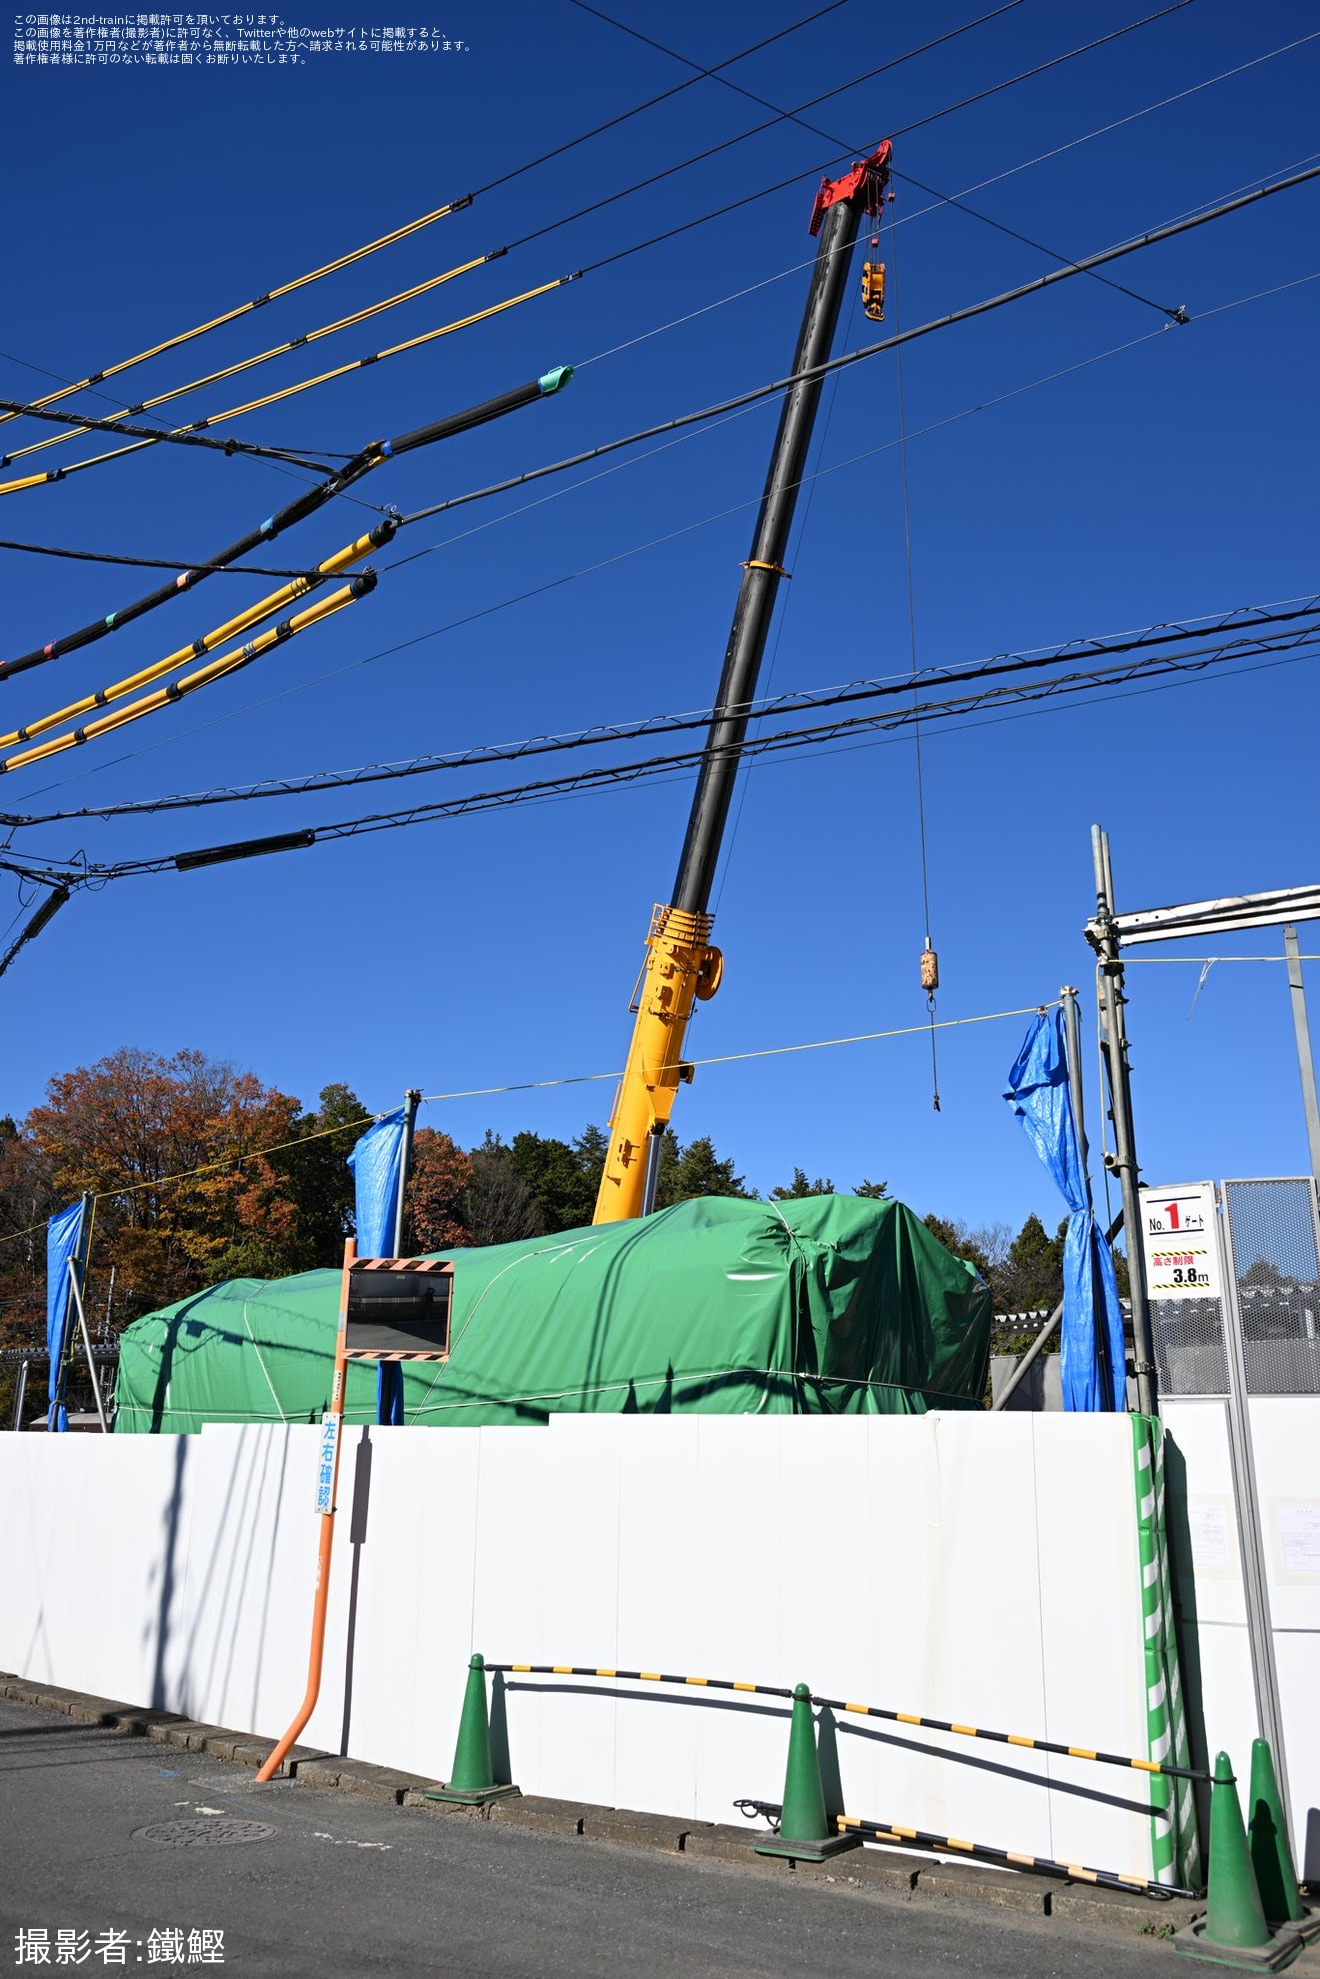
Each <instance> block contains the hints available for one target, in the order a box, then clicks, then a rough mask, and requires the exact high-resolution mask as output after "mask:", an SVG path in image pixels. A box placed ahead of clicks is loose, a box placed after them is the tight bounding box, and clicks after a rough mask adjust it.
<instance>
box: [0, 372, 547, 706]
mask: <svg viewBox="0 0 1320 1979" xmlns="http://www.w3.org/2000/svg"><path fill="white" fill-rule="evenodd" d="M550 375H551V374H549V373H547V374H546V376H547V378H548V377H549V376H550ZM569 375H570V376H571V371H570V373H569ZM547 395H548V394H547V393H546V392H545V391H543V389H542V386H541V383H540V381H539V380H536V379H533V380H532V381H530V382H529V383H528V384H526V385H519V386H516V387H515V388H514V390H513V391H511V392H504V393H501V394H500V395H499V396H498V397H496V398H493V399H486V400H484V401H483V402H482V403H481V404H480V405H475V406H468V407H465V408H464V409H463V410H462V411H460V412H455V413H449V414H447V415H446V416H445V417H444V418H442V419H437V420H433V421H431V422H429V423H428V424H427V425H425V426H418V427H415V428H413V429H412V431H410V432H407V433H401V434H399V435H397V436H396V437H395V438H394V439H392V440H373V441H372V442H371V443H370V444H369V445H368V446H366V447H364V448H363V449H362V450H361V451H360V452H359V453H356V454H354V455H353V456H352V458H351V459H350V460H348V461H346V462H345V463H344V465H343V466H342V467H341V468H338V469H337V470H336V471H335V472H334V473H333V474H332V475H331V476H330V478H329V479H328V480H325V481H320V482H317V483H316V484H315V485H314V486H312V487H310V488H308V489H306V490H305V491H304V493H303V494H301V495H299V496H298V497H297V498H296V500H294V501H292V502H289V503H286V505H285V506H284V507H283V508H282V509H277V510H276V511H275V513H274V514H273V515H269V516H267V518H266V520H265V521H264V522H263V523H261V524H260V526H259V527H258V528H256V529H252V530H249V531H248V533H247V534H246V535H245V536H240V537H239V538H238V540H237V542H234V543H231V544H230V545H229V546H228V548H227V549H224V550H221V551H220V552H219V553H218V555H217V556H216V557H214V558H213V559H212V560H211V562H210V563H208V564H204V565H196V566H194V567H192V568H191V569H188V570H185V571H183V572H181V573H180V575H179V576H178V577H176V578H175V580H174V582H173V583H172V584H162V585H158V586H157V588H156V589H155V590H154V591H148V592H146V593H145V594H144V595H143V596H142V597H140V598H136V599H134V601H133V602H132V603H131V604H129V605H125V606H123V607H122V608H121V609H120V610H119V611H116V612H110V613H108V614H107V615H106V616H105V617H102V618H98V619H94V620H93V621H92V622H91V623H90V624H88V625H84V626H81V627H80V628H79V629H78V630H77V631H76V632H70V633H65V634H64V635H63V636H62V637H60V638H58V639H52V640H50V641H49V642H48V643H47V644H46V645H45V646H39V647H36V648H34V649H33V651H31V652H29V653H23V654H20V655H19V656H18V657H17V658H16V659H13V660H7V661H4V662H0V680H5V679H7V678H8V677H9V676H10V675H11V674H16V673H26V672H28V671H29V670H30V669H31V668H33V667H39V666H44V665H45V664H46V663H47V662H48V661H50V660H54V659H59V658H60V657H61V656H62V655H63V654H65V653H70V652H75V651H77V650H79V649H80V648H82V647H84V646H89V645H91V644H93V643H94V642H95V641H96V640H98V639H104V638H105V637H106V636H107V635H108V634H109V633H111V632H115V631H118V630H119V628H120V627H121V626H123V625H126V624H128V623H130V622H131V621H132V620H134V619H138V618H142V617H144V616H145V615H146V614H147V613H148V612H151V611H154V610H155V609H156V608H157V607H158V606H159V605H163V604H166V603H168V601H169V600H170V599H171V598H176V597H178V596H179V595H180V594H181V593H183V592H185V591H188V590H191V589H193V588H195V586H196V585H198V584H200V583H202V582H203V581H204V579H206V578H207V577H210V576H212V575H213V574H214V573H215V571H216V570H218V569H221V568H223V567H224V566H226V565H228V564H231V563H235V562H237V561H238V559H239V558H240V557H245V556H246V555H247V554H248V552H249V551H251V550H255V549H257V548H258V547H259V546H260V545H261V544H263V543H269V542H271V541H272V540H273V539H274V538H275V537H276V536H278V535H280V534H281V533H282V532H283V531H284V530H286V529H290V528H292V527H293V525H294V524H295V523H298V522H302V521H305V520H306V518H307V517H308V516H310V515H314V514H315V513H316V511H317V510H318V509H320V508H322V507H324V505H325V504H326V503H327V502H329V501H331V500H333V498H334V497H335V495H337V494H340V493H341V492H342V491H343V490H344V489H345V488H348V487H350V486H351V485H352V484H353V483H354V482H355V481H359V480H361V478H362V476H363V475H365V474H369V473H370V472H371V470H372V469H373V468H375V467H379V466H380V465H381V463H382V462H383V461H385V460H388V459H391V458H393V457H394V456H396V455H398V454H404V453H411V452H413V451H414V450H415V449H416V448H418V447H428V446H432V445H434V444H435V442H436V441H438V440H445V439H451V438H452V437H454V435H456V434H458V433H464V432H468V431H470V430H471V429H472V428H473V427H476V426H484V425H487V424H488V423H489V422H490V421H491V420H494V419H499V418H502V417H503V415H504V414H505V413H508V412H514V411H517V410H518V409H519V408H520V407H522V406H524V405H531V404H533V403H535V402H537V401H538V400H540V399H541V398H543V397H545V396H547ZM388 522H389V530H388V534H389V536H393V534H394V530H395V528H396V527H397V526H398V525H397V523H396V522H395V520H394V518H393V517H390V518H388ZM378 527H379V528H380V529H381V530H383V528H384V525H378ZM372 536H373V540H374V541H378V542H379V541H384V540H386V538H385V536H384V535H383V534H382V535H380V536H378V535H377V532H376V531H373V532H372ZM296 574H297V575H299V576H301V575H302V573H301V572H298V573H296Z"/></svg>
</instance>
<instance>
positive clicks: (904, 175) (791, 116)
mask: <svg viewBox="0 0 1320 1979" xmlns="http://www.w3.org/2000/svg"><path fill="white" fill-rule="evenodd" d="M571 4H572V5H573V6H575V7H579V8H581V9H582V11H583V12H584V13H587V14H594V15H595V17H596V19H597V20H600V21H605V22H607V23H608V24H609V26H610V27H615V28H618V29H619V30H620V31H621V32H622V33H623V34H627V35H631V36H632V37H633V38H634V40H637V41H643V42H645V43H646V45H647V47H648V48H654V49H657V50H658V51H659V53H660V54H662V55H667V56H669V57H670V59H671V60H672V61H675V62H681V63H682V64H683V66H684V67H685V68H688V69H696V70H697V73H698V76H699V77H704V76H710V77H711V79H712V80H713V81H715V82H718V83H719V84H720V85H721V86H722V87H723V88H724V89H730V90H732V91H733V92H734V94H735V95H737V96H745V97H746V98H747V100H748V102H749V103H759V104H760V106H761V108H762V109H763V110H773V111H774V112H775V114H776V117H777V118H784V119H786V120H787V121H788V122H789V123H793V124H797V125H798V126H799V127H800V128H801V129H802V130H804V131H810V132H811V134H812V136H813V137H823V138H824V139H825V140H826V142H827V143H829V144H835V145H837V146H838V147H839V150H840V152H845V151H850V150H857V149H860V147H859V146H856V145H849V144H848V143H847V142H846V141H845V140H844V139H843V138H841V137H839V136H837V135H836V134H835V132H833V131H827V130H822V128H821V126H820V125H819V124H811V123H808V122H807V121H806V119H805V118H804V117H801V116H799V115H798V112H797V111H796V110H784V109H782V108H781V107H780V105H779V104H777V103H772V102H771V101H770V99H769V97H766V96H758V95H757V93H756V91H755V90H752V89H745V88H744V87H743V85H742V84H741V83H737V82H733V81H731V80H730V78H729V77H728V76H721V75H716V74H715V73H714V71H712V70H709V69H703V68H702V67H701V65H700V64H699V63H697V62H693V61H691V60H690V59H689V57H688V56H686V55H680V54H679V52H678V50H677V49H676V48H670V47H668V46H667V45H666V44H665V43H664V42H661V41H657V40H655V38H654V37H653V36H652V35H649V34H643V33H642V31H641V30H640V28H635V27H630V26H628V24H627V23H626V22H625V21H618V20H615V18H614V16H613V15H612V14H606V13H602V12H601V10H600V8H599V7H593V6H590V5H588V0H571ZM1190 4H1191V0H1176V4H1175V5H1174V6H1172V7H1168V8H1166V9H1165V10H1164V11H1165V12H1166V13H1176V12H1177V11H1178V10H1179V8H1181V7H1184V6H1189V5H1190ZM1150 18H1151V19H1156V20H1158V19H1159V18H1160V16H1159V15H1152V16H1150ZM1134 25H1137V26H1144V25H1145V23H1144V22H1137V23H1134ZM1130 31H1131V30H1130V29H1129V28H1120V29H1119V30H1118V32H1119V33H1120V34H1126V33H1129V32H1130ZM1112 38H1113V37H1111V36H1106V37H1105V39H1106V40H1109V39H1112ZM1097 46H1099V44H1098V43H1096V42H1092V43H1089V44H1088V47H1097ZM1059 59H1066V58H1062V57H1061V58H1059ZM1045 66H1047V67H1048V66H1051V65H1049V64H1046V65H1045ZM1027 73H1028V75H1035V74H1038V73H1039V71H1038V70H1028V72H1027ZM995 87H996V88H1003V87H1005V85H1004V84H1002V83H1001V84H997V85H995ZM985 93H986V94H992V93H993V92H985ZM816 101H817V102H823V101H824V98H823V97H817V98H816ZM979 101H980V98H979V97H975V96H973V97H968V98H967V99H966V100H965V102H964V103H959V104H955V105H953V106H951V107H952V108H953V109H963V108H965V107H966V105H967V104H970V103H975V102H979ZM800 107H801V108H802V109H809V108H810V107H811V106H810V105H809V104H803V105H801V106H800ZM949 114H950V112H949V111H948V110H939V111H936V112H934V113H933V115H932V116H930V117H923V118H921V119H920V120H919V121H918V122H917V123H915V124H906V125H904V126H902V127H901V129H900V130H897V131H894V132H892V133H891V136H892V137H899V136H904V135H906V133H907V132H909V131H914V130H920V129H921V128H922V126H923V125H924V124H927V123H933V122H934V121H935V120H936V119H937V118H939V117H943V116H947V115H949ZM890 169H891V172H892V173H893V176H894V178H896V179H902V180H903V181H904V183H905V184H907V185H912V186H916V187H917V189H918V191H920V192H924V193H929V195H930V196H931V198H932V199H935V200H938V201H939V203H940V204H941V205H942V206H953V207H956V208H957V210H958V211H959V212H960V213H966V214H967V215H968V217H969V218H970V219H973V220H981V221H983V222H984V224H985V225H986V226H987V227H993V228H995V230H996V231H997V232H998V233H1001V234H1007V235H1008V237H1009V238H1010V239H1011V240H1015V241H1020V242H1021V243H1022V244H1023V246H1025V247H1030V248H1034V249H1035V250H1036V252H1037V253H1039V254H1047V255H1048V256H1049V257H1050V259H1051V260H1052V261H1060V262H1064V263H1066V264H1068V265H1070V266H1071V265H1072V256H1071V255H1067V254H1060V252H1059V250H1058V249H1057V248H1053V247H1047V246H1046V245H1045V243H1044V242H1043V241H1038V240H1033V239H1032V238H1031V236H1030V235H1029V234H1023V233H1019V232H1018V230H1017V229H1016V228H1015V227H1010V226H1007V225H1005V223H1004V222H1003V221H1002V220H996V219H994V218H993V217H992V216H991V215H990V214H989V213H982V212H979V211H978V209H977V208H976V207H974V206H969V205H968V204H967V203H966V201H965V200H963V199H961V198H959V197H956V196H955V195H953V194H952V193H943V192H939V191H937V190H936V188H935V187H934V186H929V185H926V184H925V183H924V182H923V181H922V180H921V179H918V178H914V177H913V176H912V174H911V173H910V172H900V171H898V170H896V169H895V168H893V167H892V166H891V168H890ZM1092 279H1093V280H1094V281H1097V282H1103V283H1104V284H1105V286H1106V287H1107V288H1111V289H1117V290H1118V291H1119V293H1120V294H1122V295H1126V296H1130V297H1131V299H1132V300H1133V301H1134V302H1140V303H1143V304H1144V305H1145V306H1146V307H1147V308H1148V309H1154V310H1157V311H1158V312H1159V314H1160V315H1162V316H1167V317H1169V318H1170V319H1171V320H1172V321H1173V322H1175V323H1183V322H1185V321H1186V320H1187V319H1186V316H1185V313H1184V311H1183V308H1182V305H1181V304H1179V306H1178V307H1177V308H1176V309H1170V308H1168V307H1167V305H1166V304H1164V303H1162V302H1155V301H1153V300H1152V298H1151V297H1150V296H1144V295H1140V294H1139V293H1138V292H1137V290H1136V289H1129V288H1125V287H1124V285H1123V284H1122V283H1121V282H1115V281H1111V280H1110V278H1109V277H1108V276H1107V275H1100V274H1093V276H1092Z"/></svg>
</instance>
